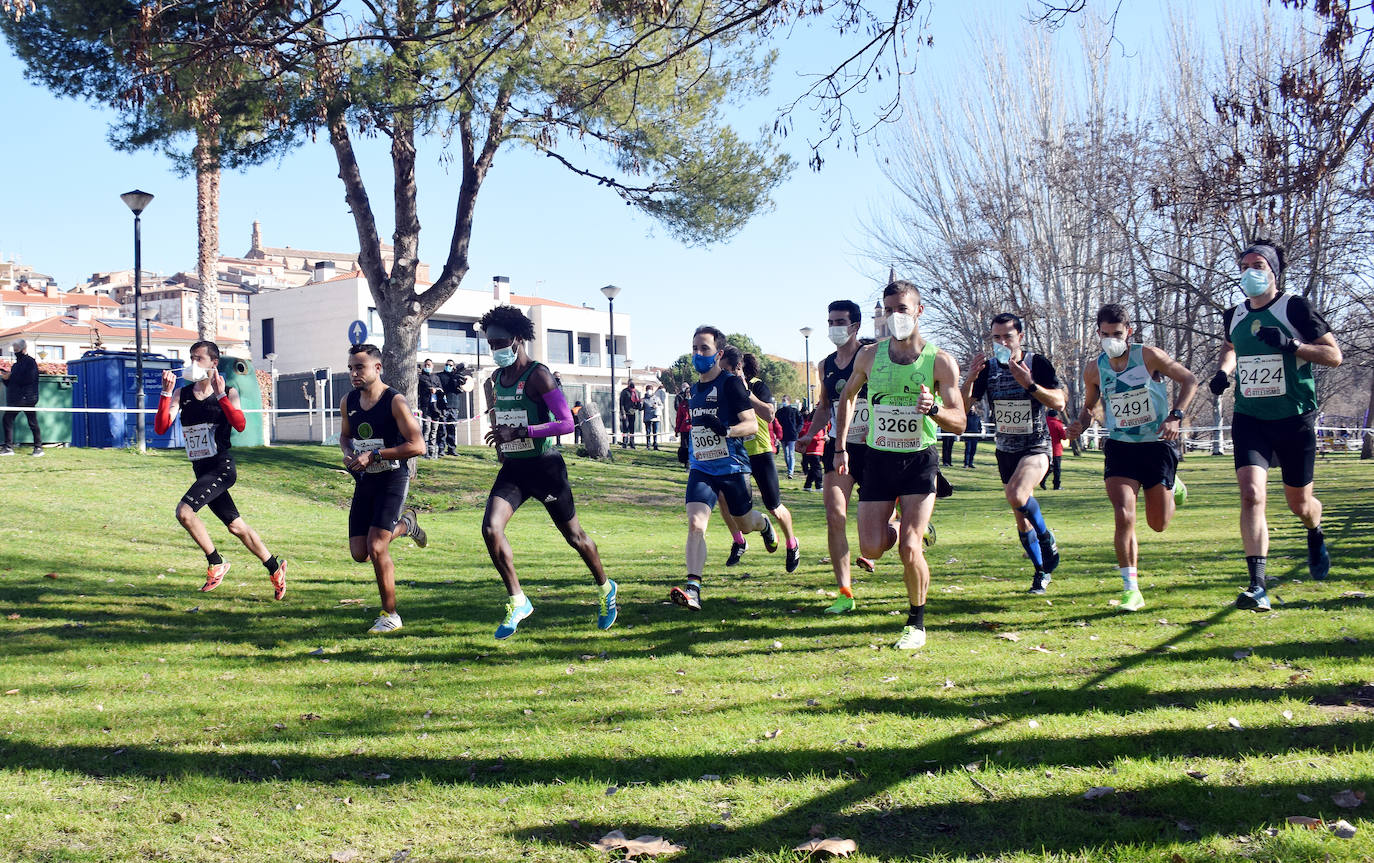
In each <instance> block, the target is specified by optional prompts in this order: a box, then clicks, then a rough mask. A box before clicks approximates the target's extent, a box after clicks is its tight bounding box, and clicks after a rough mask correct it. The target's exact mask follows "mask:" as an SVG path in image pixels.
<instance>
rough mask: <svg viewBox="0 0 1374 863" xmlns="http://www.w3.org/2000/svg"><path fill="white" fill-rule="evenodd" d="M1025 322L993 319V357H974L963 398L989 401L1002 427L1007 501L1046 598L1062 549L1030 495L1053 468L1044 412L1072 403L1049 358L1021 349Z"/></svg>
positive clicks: (999, 445) (1000, 456) (1000, 464)
mask: <svg viewBox="0 0 1374 863" xmlns="http://www.w3.org/2000/svg"><path fill="white" fill-rule="evenodd" d="M1023 336H1024V329H1023V328H1022V326H1021V319H1020V318H1019V317H1017V316H1016V315H1013V314H1011V313H1010V312H1005V313H1003V314H1000V315H998V316H997V317H995V318H993V319H992V333H991V338H992V341H993V343H994V344H993V358H994V360H995V361H994V362H992V363H989V362H988V358H987V356H986V355H985V354H975V355H974V357H973V365H972V367H971V368H970V369H969V377H968V380H967V381H965V382H964V390H963V394H964V399H965V400H966V401H968V402H975V401H978V400H980V399H984V398H986V400H987V403H988V417H989V418H990V419H991V420H992V421H993V422H994V423H996V425H997V433H996V435H995V437H994V443H995V445H996V450H997V471H998V473H999V474H1000V476H1001V478H1002V486H1003V488H1004V490H1005V492H1006V497H1007V503H1008V504H1010V505H1011V508H1012V511H1013V512H1014V513H1016V532H1017V534H1018V535H1019V536H1020V537H1021V547H1022V548H1024V549H1025V550H1026V557H1028V558H1030V562H1031V564H1032V565H1034V567H1035V574H1034V575H1033V576H1032V578H1031V586H1030V592H1031V593H1033V594H1043V593H1044V592H1045V587H1046V585H1048V584H1049V583H1050V573H1052V572H1054V570H1055V567H1057V566H1059V546H1058V544H1057V543H1056V542H1055V541H1054V533H1053V532H1052V531H1051V530H1050V529H1049V527H1048V526H1046V524H1045V518H1044V516H1043V515H1041V514H1040V504H1039V502H1038V501H1036V499H1035V496H1034V495H1033V494H1032V493H1031V492H1032V490H1033V489H1034V488H1035V484H1036V483H1038V482H1039V481H1040V478H1041V477H1043V476H1044V475H1045V471H1046V470H1048V469H1049V466H1050V433H1049V428H1048V427H1047V426H1046V425H1045V410H1046V409H1047V408H1052V409H1054V410H1058V411H1062V410H1063V409H1064V403H1065V401H1066V400H1067V397H1066V394H1065V392H1064V390H1063V389H1062V388H1061V387H1060V385H1059V377H1058V375H1056V374H1055V371H1054V366H1053V365H1051V364H1050V361H1049V359H1048V358H1047V357H1045V356H1043V355H1041V354H1027V353H1025V352H1023V351H1022V350H1021V340H1022V338H1023Z"/></svg>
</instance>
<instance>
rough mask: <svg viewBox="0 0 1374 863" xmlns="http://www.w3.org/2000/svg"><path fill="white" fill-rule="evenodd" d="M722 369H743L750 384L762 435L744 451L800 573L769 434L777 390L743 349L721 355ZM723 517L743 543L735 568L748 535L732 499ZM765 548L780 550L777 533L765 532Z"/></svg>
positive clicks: (733, 551)
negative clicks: (736, 519) (732, 511)
mask: <svg viewBox="0 0 1374 863" xmlns="http://www.w3.org/2000/svg"><path fill="white" fill-rule="evenodd" d="M720 366H721V368H723V369H725V371H727V372H730V373H731V374H736V375H737V374H739V373H740V371H741V369H743V372H744V374H743V377H744V379H745V380H746V381H748V387H749V404H750V406H751V407H752V408H753V409H754V416H755V417H757V418H758V426H759V428H758V433H757V434H755V435H754V436H753V437H751V438H749V439H747V440H746V441H745V442H744V451H745V453H746V454H748V456H749V472H750V473H752V474H753V475H754V484H755V485H757V486H758V487H759V496H760V497H762V498H763V506H764V508H765V509H767V510H768V512H769V514H770V515H772V516H773V517H774V518H776V519H777V520H778V525H779V526H780V527H781V528H782V535H783V542H784V545H785V546H786V547H787V563H786V566H787V571H788V572H796V571H797V567H798V566H800V565H801V546H800V545H799V544H798V543H797V536H796V534H795V533H794V532H793V531H792V513H790V512H789V511H788V510H787V507H785V506H783V505H782V489H781V487H780V486H779V485H778V464H777V461H776V460H775V459H774V457H773V442H772V440H771V439H770V437H769V433H768V427H769V425H770V424H771V423H772V422H773V391H772V390H770V389H769V388H768V384H766V383H764V382H763V380H762V379H761V378H760V377H759V359H758V357H756V356H754V355H753V354H744V355H743V356H741V355H740V351H739V348H737V347H734V346H733V345H731V346H729V347H727V348H726V349H725V351H724V353H723V354H722V355H721V360H720ZM720 514H721V516H722V517H723V518H724V519H725V524H726V526H727V527H729V528H730V534H731V536H735V537H739V538H740V540H741V541H735V542H732V543H731V545H730V556H729V557H728V558H726V560H725V565H726V566H734V565H735V564H737V563H739V561H740V558H741V557H742V556H743V555H744V552H745V550H746V549H748V548H749V544H748V542H745V541H742V540H743V537H744V534H743V532H742V531H741V530H740V529H739V528H740V526H739V525H738V524H735V523H734V518H733V517H732V516H731V515H730V504H729V501H728V500H726V501H721V507H720ZM769 536H773V538H774V540H773V541H772V542H769V540H768V537H769ZM764 547H765V548H767V549H768V553H769V554H772V553H773V552H775V551H777V550H778V544H777V541H776V535H775V534H772V533H771V532H769V533H765V535H764Z"/></svg>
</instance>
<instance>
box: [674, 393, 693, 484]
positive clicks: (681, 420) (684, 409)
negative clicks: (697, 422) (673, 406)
mask: <svg viewBox="0 0 1374 863" xmlns="http://www.w3.org/2000/svg"><path fill="white" fill-rule="evenodd" d="M690 399H691V385H690V384H683V385H682V392H680V393H679V394H678V397H677V417H676V418H675V419H674V421H673V430H674V431H676V432H677V460H678V461H679V462H680V463H681V464H682V466H683V467H686V466H687V458H688V456H690V455H691V446H692V411H691V408H690V407H689V406H688V402H689V401H690Z"/></svg>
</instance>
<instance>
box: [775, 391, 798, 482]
mask: <svg viewBox="0 0 1374 863" xmlns="http://www.w3.org/2000/svg"><path fill="white" fill-rule="evenodd" d="M776 416H777V420H778V424H779V425H781V426H782V458H783V461H785V462H786V463H787V478H788V479H791V478H792V475H793V473H794V472H795V471H796V452H797V438H798V437H800V435H801V427H802V416H801V411H799V410H797V406H796V405H794V404H792V399H791V398H790V397H788V396H783V397H782V405H781V406H780V407H779V408H778V412H777V414H776Z"/></svg>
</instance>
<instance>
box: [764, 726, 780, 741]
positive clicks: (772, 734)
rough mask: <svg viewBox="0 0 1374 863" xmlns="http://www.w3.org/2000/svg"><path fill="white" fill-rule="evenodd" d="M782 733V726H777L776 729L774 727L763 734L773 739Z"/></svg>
mask: <svg viewBox="0 0 1374 863" xmlns="http://www.w3.org/2000/svg"><path fill="white" fill-rule="evenodd" d="M781 733H782V729H781V728H775V729H773V730H772V731H770V732H768V733H767V734H765V735H763V736H764V737H766V738H768V739H769V740H773V739H776V738H777V736H778V735H779V734H781Z"/></svg>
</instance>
